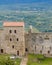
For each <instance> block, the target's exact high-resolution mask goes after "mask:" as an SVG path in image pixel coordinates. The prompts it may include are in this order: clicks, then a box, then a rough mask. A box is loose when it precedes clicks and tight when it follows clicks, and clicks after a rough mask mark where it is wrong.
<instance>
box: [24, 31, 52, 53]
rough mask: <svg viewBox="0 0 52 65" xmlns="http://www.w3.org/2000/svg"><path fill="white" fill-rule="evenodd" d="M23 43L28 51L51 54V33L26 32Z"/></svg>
mask: <svg viewBox="0 0 52 65" xmlns="http://www.w3.org/2000/svg"><path fill="white" fill-rule="evenodd" d="M25 43H26V46H25V47H26V48H27V49H28V53H34V54H52V33H31V32H30V33H27V34H26V35H25Z"/></svg>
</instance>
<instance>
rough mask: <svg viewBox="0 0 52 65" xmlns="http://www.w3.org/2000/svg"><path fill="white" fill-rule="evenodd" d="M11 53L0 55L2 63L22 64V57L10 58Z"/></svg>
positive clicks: (0, 62) (10, 64)
mask: <svg viewBox="0 0 52 65" xmlns="http://www.w3.org/2000/svg"><path fill="white" fill-rule="evenodd" d="M9 57H10V55H0V65H20V61H21V59H18V58H17V59H10V58H9Z"/></svg>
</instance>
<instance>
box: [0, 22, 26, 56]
mask: <svg viewBox="0 0 52 65" xmlns="http://www.w3.org/2000/svg"><path fill="white" fill-rule="evenodd" d="M0 33H1V35H0V46H1V47H0V48H1V49H0V53H7V54H16V55H19V56H22V55H24V53H25V38H24V22H4V23H3V30H2V32H0ZM1 38H2V39H1Z"/></svg>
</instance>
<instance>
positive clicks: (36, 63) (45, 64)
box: [27, 54, 52, 65]
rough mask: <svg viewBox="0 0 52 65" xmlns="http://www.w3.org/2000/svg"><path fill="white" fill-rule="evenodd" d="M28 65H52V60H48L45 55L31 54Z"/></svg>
mask: <svg viewBox="0 0 52 65" xmlns="http://www.w3.org/2000/svg"><path fill="white" fill-rule="evenodd" d="M27 65H52V58H47V57H44V56H43V55H34V54H29V55H28V63H27Z"/></svg>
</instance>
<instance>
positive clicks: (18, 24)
mask: <svg viewBox="0 0 52 65" xmlns="http://www.w3.org/2000/svg"><path fill="white" fill-rule="evenodd" d="M3 26H24V22H4V23H3Z"/></svg>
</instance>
